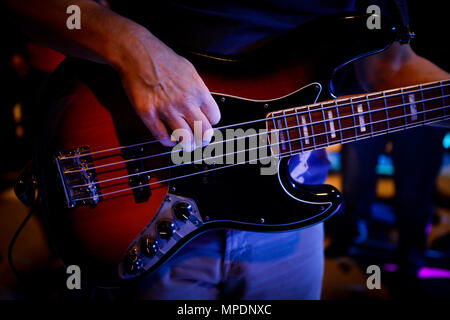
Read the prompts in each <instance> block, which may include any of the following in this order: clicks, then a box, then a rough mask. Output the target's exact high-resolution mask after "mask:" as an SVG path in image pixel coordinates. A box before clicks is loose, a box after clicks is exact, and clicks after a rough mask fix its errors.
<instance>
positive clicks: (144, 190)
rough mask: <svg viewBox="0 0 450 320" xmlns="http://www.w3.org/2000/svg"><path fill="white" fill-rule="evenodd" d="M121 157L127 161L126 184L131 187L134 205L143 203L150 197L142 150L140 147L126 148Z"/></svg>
mask: <svg viewBox="0 0 450 320" xmlns="http://www.w3.org/2000/svg"><path fill="white" fill-rule="evenodd" d="M122 156H123V157H124V159H126V160H131V161H128V162H127V164H126V166H127V170H128V174H129V177H128V184H129V185H130V187H132V190H133V195H134V200H135V201H136V203H140V202H145V201H147V200H148V199H149V198H150V196H151V190H150V186H149V183H150V179H151V176H150V174H149V173H146V169H145V165H144V159H141V158H144V157H145V153H144V148H143V147H142V146H136V147H127V148H124V149H123V150H122Z"/></svg>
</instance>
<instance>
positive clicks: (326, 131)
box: [320, 103, 330, 146]
mask: <svg viewBox="0 0 450 320" xmlns="http://www.w3.org/2000/svg"><path fill="white" fill-rule="evenodd" d="M320 109H321V110H322V117H323V126H324V128H325V137H326V138H327V146H329V145H330V141H329V140H328V129H327V121H326V118H325V111H323V103H321V104H320Z"/></svg>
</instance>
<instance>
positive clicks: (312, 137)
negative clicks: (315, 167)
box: [267, 80, 450, 155]
mask: <svg viewBox="0 0 450 320" xmlns="http://www.w3.org/2000/svg"><path fill="white" fill-rule="evenodd" d="M449 118H450V80H445V81H438V82H432V83H427V84H422V85H415V86H410V87H405V88H400V89H395V90H387V91H382V92H376V93H370V94H365V95H358V96H353V97H352V98H343V99H336V100H332V101H326V102H323V103H315V104H312V105H308V106H302V107H298V108H290V109H286V110H281V111H277V112H272V113H270V114H268V116H267V130H268V131H269V132H270V133H271V136H272V138H271V144H272V145H276V146H277V147H278V152H279V154H280V155H287V154H294V153H298V152H303V151H308V150H315V149H320V148H324V147H328V146H332V145H335V144H341V143H346V142H351V141H356V140H360V139H365V138H370V137H374V136H377V135H382V134H389V133H392V132H396V131H400V130H404V129H409V128H413V127H417V126H420V125H425V124H429V123H433V122H438V121H442V120H446V119H449ZM274 134H275V135H276V136H275V135H274ZM274 137H275V138H276V139H277V140H278V141H277V142H275V141H274Z"/></svg>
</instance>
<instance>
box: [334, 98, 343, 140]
mask: <svg viewBox="0 0 450 320" xmlns="http://www.w3.org/2000/svg"><path fill="white" fill-rule="evenodd" d="M334 105H335V108H336V115H337V119H338V124H339V134H340V135H341V142H342V127H341V117H340V116H339V106H338V104H337V100H336V101H334Z"/></svg>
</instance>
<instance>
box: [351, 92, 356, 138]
mask: <svg viewBox="0 0 450 320" xmlns="http://www.w3.org/2000/svg"><path fill="white" fill-rule="evenodd" d="M350 106H351V107H352V113H353V126H354V128H355V139H356V137H358V130H357V129H356V127H357V124H356V118H355V109H354V108H353V98H350Z"/></svg>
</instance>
